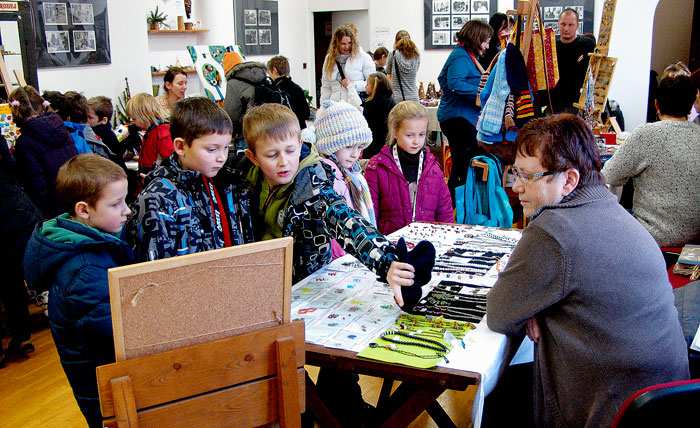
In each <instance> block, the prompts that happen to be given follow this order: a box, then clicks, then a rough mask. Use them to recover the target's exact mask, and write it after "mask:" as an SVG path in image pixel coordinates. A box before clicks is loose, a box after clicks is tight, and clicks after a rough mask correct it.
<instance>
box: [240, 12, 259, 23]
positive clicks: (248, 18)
mask: <svg viewBox="0 0 700 428" xmlns="http://www.w3.org/2000/svg"><path fill="white" fill-rule="evenodd" d="M243 24H244V25H245V26H246V27H254V26H256V25H258V11H257V10H255V9H244V10H243Z"/></svg>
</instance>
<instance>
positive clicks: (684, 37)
mask: <svg viewBox="0 0 700 428" xmlns="http://www.w3.org/2000/svg"><path fill="white" fill-rule="evenodd" d="M693 3H694V2H693V1H692V0H661V1H659V5H658V6H657V7H656V17H655V18H654V35H653V37H652V47H651V68H652V69H653V70H655V71H656V72H657V73H659V74H661V72H662V71H663V70H664V68H665V67H666V66H667V65H669V64H672V63H674V62H676V61H683V62H684V63H686V64H687V63H688V59H689V57H690V35H691V33H692V30H693Z"/></svg>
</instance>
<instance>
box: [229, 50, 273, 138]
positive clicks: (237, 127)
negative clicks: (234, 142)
mask: <svg viewBox="0 0 700 428" xmlns="http://www.w3.org/2000/svg"><path fill="white" fill-rule="evenodd" d="M236 77H239V78H241V79H245V80H247V81H250V82H253V83H260V82H262V81H263V80H265V79H266V78H267V69H266V68H265V64H263V63H261V62H244V63H242V64H238V65H237V66H235V67H233V69H232V70H231V71H230V72H229V73H228V74H227V75H226V80H227V81H228V82H227V83H226V98H225V99H224V110H226V113H228V115H229V116H230V117H231V122H233V135H234V136H236V137H240V136H242V134H243V132H242V130H243V128H242V125H243V115H244V114H245V110H246V107H247V106H248V102H249V101H250V100H251V99H253V98H254V97H255V87H254V86H253V85H251V84H250V83H247V82H244V81H242V80H238V79H236Z"/></svg>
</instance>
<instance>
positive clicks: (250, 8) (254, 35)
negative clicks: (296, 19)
mask: <svg viewBox="0 0 700 428" xmlns="http://www.w3.org/2000/svg"><path fill="white" fill-rule="evenodd" d="M278 10H279V8H278V3H277V1H272V0H233V11H234V18H235V20H236V24H235V25H234V28H235V33H236V44H237V45H238V46H240V47H241V50H242V51H243V54H244V55H246V56H247V55H277V54H278V53H279V15H278Z"/></svg>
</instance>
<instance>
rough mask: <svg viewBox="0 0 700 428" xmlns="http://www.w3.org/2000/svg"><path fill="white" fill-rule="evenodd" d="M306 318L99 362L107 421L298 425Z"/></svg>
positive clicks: (111, 423)
mask: <svg viewBox="0 0 700 428" xmlns="http://www.w3.org/2000/svg"><path fill="white" fill-rule="evenodd" d="M304 356H305V351H304V323H303V322H302V321H295V322H292V323H288V324H283V325H280V326H276V327H270V328H266V329H262V330H257V331H254V332H251V333H246V334H242V335H239V336H233V337H228V338H224V339H220V340H216V341H213V342H207V343H201V344H198V345H193V346H188V347H184V348H179V349H173V350H170V351H166V352H162V353H158V354H153V355H148V356H144V357H139V358H134V359H130V360H125V361H120V362H117V363H113V364H108V365H104V366H101V367H98V368H97V385H98V392H99V397H100V409H101V411H102V415H103V417H104V418H105V423H104V424H105V426H109V427H117V428H125V427H129V428H135V427H224V426H226V427H231V426H236V427H253V426H260V425H267V424H271V423H274V422H276V421H279V423H280V426H281V427H283V428H284V427H300V426H301V419H300V414H301V412H302V411H303V409H304V407H305V401H304V400H305V394H304Z"/></svg>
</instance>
